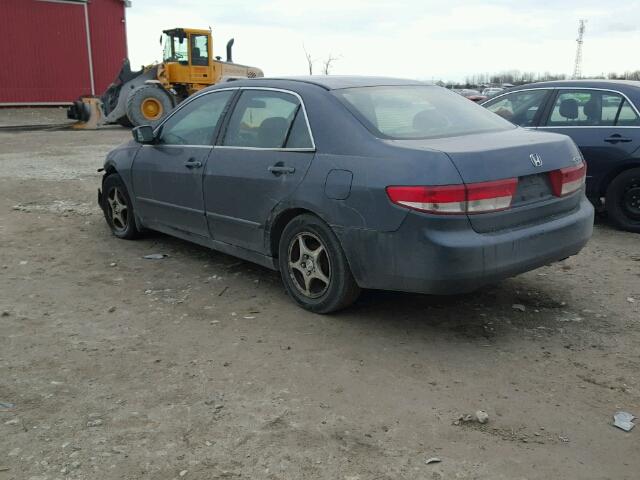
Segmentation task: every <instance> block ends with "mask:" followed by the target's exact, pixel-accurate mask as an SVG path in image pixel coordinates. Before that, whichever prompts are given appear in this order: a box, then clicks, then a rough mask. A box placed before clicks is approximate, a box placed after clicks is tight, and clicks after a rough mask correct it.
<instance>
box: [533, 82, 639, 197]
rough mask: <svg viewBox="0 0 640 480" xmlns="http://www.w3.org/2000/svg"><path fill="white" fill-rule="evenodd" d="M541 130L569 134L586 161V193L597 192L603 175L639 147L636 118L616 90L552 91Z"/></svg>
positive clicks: (631, 106) (636, 114)
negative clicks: (552, 94) (551, 104)
mask: <svg viewBox="0 0 640 480" xmlns="http://www.w3.org/2000/svg"><path fill="white" fill-rule="evenodd" d="M539 128H540V129H541V130H545V131H552V132H556V133H562V134H565V135H569V136H570V137H571V138H572V139H573V141H574V142H576V145H578V147H579V148H580V151H581V152H582V155H583V157H584V158H585V160H586V162H587V193H588V194H589V195H590V196H592V197H593V196H596V195H599V192H600V189H599V185H600V182H601V180H602V179H603V177H604V176H605V175H606V174H607V173H608V172H610V171H611V170H612V169H614V168H616V167H617V166H618V165H619V164H620V163H622V162H624V161H625V160H626V159H627V158H628V157H629V156H630V155H631V154H632V153H633V152H634V151H635V150H637V149H638V147H640V117H639V116H638V113H637V111H636V109H635V107H634V106H633V105H631V103H630V102H629V100H628V99H627V98H626V97H625V96H623V95H622V94H621V93H619V92H615V91H610V90H599V89H586V88H580V89H578V88H575V89H574V88H567V89H558V90H557V91H556V94H555V97H554V101H553V106H552V108H551V109H549V111H548V113H547V115H546V118H544V119H543V122H542V124H541V126H540V127H539Z"/></svg>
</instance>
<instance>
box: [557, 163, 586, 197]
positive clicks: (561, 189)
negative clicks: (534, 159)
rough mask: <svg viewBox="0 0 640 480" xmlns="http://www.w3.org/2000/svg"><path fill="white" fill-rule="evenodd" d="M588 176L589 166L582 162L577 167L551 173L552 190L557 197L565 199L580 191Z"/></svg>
mask: <svg viewBox="0 0 640 480" xmlns="http://www.w3.org/2000/svg"><path fill="white" fill-rule="evenodd" d="M586 176H587V164H586V163H584V162H582V163H581V164H580V165H577V166H575V167H566V168H561V169H559V170H554V171H552V172H549V180H551V188H552V190H553V194H554V195H555V196H556V197H564V196H565V195H569V194H570V193H573V192H575V191H576V190H580V189H581V188H582V185H584V181H585V178H586Z"/></svg>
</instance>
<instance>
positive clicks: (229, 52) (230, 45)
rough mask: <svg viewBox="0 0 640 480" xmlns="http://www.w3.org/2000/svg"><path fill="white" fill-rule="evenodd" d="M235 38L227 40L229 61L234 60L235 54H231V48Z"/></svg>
mask: <svg viewBox="0 0 640 480" xmlns="http://www.w3.org/2000/svg"><path fill="white" fill-rule="evenodd" d="M233 41H234V40H233V38H232V39H231V40H229V41H228V42H227V62H229V63H231V62H233V55H232V54H231V49H232V48H233Z"/></svg>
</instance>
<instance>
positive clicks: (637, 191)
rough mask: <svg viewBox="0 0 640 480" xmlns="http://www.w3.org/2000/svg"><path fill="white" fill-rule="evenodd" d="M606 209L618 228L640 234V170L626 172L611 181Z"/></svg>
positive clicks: (633, 169)
mask: <svg viewBox="0 0 640 480" xmlns="http://www.w3.org/2000/svg"><path fill="white" fill-rule="evenodd" d="M605 207H606V209H607V214H608V215H609V218H610V219H611V221H612V222H613V223H614V224H615V225H616V226H618V227H619V228H621V229H622V230H627V231H629V232H636V233H640V168H632V169H630V170H626V171H624V172H622V173H620V174H619V175H618V176H617V177H615V178H614V179H613V180H612V181H611V183H610V184H609V187H608V188H607V195H606V201H605Z"/></svg>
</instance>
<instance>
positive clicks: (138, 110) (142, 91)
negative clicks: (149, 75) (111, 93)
mask: <svg viewBox="0 0 640 480" xmlns="http://www.w3.org/2000/svg"><path fill="white" fill-rule="evenodd" d="M172 109H173V101H172V99H171V97H170V96H169V94H168V93H167V92H165V91H164V90H162V89H161V88H160V87H156V86H155V85H142V86H140V87H138V88H136V89H134V90H133V91H132V92H131V93H130V94H129V98H127V117H128V118H129V121H130V122H131V125H132V126H134V127H139V126H140V125H150V126H152V127H155V126H156V125H158V124H159V123H160V122H161V121H162V119H163V118H164V117H165V116H166V115H167V114H168V113H169V112H170V111H171V110H172Z"/></svg>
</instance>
